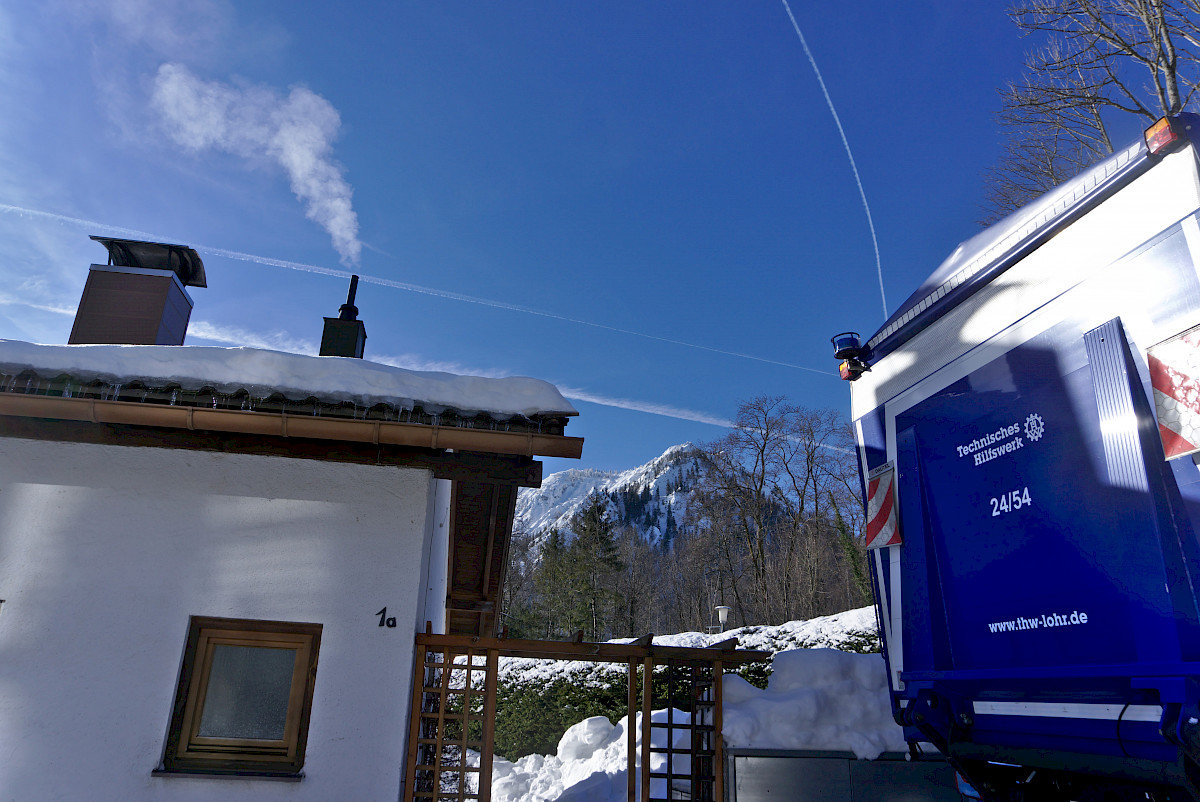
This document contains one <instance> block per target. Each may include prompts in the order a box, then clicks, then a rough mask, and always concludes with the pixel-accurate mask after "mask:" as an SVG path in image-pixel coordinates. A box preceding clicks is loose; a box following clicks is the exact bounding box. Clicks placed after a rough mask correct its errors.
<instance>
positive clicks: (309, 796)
mask: <svg viewBox="0 0 1200 802" xmlns="http://www.w3.org/2000/svg"><path fill="white" fill-rule="evenodd" d="M436 484H437V483H436V482H435V480H433V479H432V478H431V476H430V474H429V473H428V472H426V471H422V470H407V469H397V468H384V467H376V466H362V465H349V464H335V463H325V462H317V461H312V460H299V459H286V458H277V457H256V456H245V455H229V454H214V453H205V452H199V451H180V450H170V449H156V448H124V447H115V446H100V445H84V444H69V443H47V442H34V441H28V440H18V439H12V438H0V599H4V603H3V604H2V605H0V800H21V801H22V802H24V800H39V801H41V802H49V800H71V801H72V802H75V801H76V800H122V802H135V801H136V800H171V801H172V802H174V800H180V801H181V802H186V801H189V800H212V799H222V800H273V799H288V800H334V799H347V800H349V799H353V800H388V802H392V801H393V800H395V799H396V798H397V795H398V793H399V788H400V780H401V776H402V774H403V765H404V757H405V755H404V744H405V740H406V736H407V712H408V705H409V698H410V697H409V689H410V688H411V673H412V653H413V645H412V644H413V637H412V635H413V621H414V620H415V619H416V618H417V617H418V613H419V611H421V614H422V615H424V616H430V615H434V617H435V618H437V617H438V616H437V615H435V614H434V611H431V610H429V609H423V608H425V607H426V604H425V599H424V597H425V596H426V590H427V588H428V582H429V578H430V573H429V567H430V566H429V564H428V560H429V559H430V555H431V543H430V542H429V540H430V538H431V537H432V536H433V534H434V533H435V532H436V533H438V535H439V536H440V537H442V538H443V539H444V537H445V531H446V530H445V526H444V525H443V526H441V527H438V526H437V525H436V524H435V519H436V518H438V517H439V516H438V515H435V514H434V510H433V509H432V508H433V507H434V506H435V505H436V503H438V502H439V501H440V500H441V498H440V497H441V496H444V495H446V494H444V493H443V494H439V493H437V492H436ZM440 518H441V520H442V521H443V522H444V520H445V515H444V513H443V514H441V515H440ZM442 554H443V559H444V550H443V551H442ZM436 570H437V569H436V568H434V572H433V573H434V574H436ZM443 598H444V596H443ZM383 607H387V616H388V617H394V618H395V619H396V621H397V622H398V625H397V626H396V627H395V628H389V627H387V626H384V627H380V626H379V617H378V616H377V615H376V613H377V611H379V610H380V609H381V608H383ZM440 612H441V611H438V613H439V614H440ZM192 615H204V616H223V617H230V618H252V619H267V620H280V621H298V622H315V623H320V624H322V625H323V627H324V629H323V632H322V634H321V646H320V662H319V670H318V673H317V678H316V684H315V695H314V699H313V707H312V719H311V725H310V729H309V736H308V749H307V759H306V761H305V766H304V775H305V776H304V779H303V780H301V781H299V782H281V781H272V780H250V779H237V778H226V777H220V778H186V777H179V776H168V777H163V776H151V771H152V770H153V769H155V768H156V767H157V766H158V765H159V761H160V758H161V756H162V750H163V743H164V740H165V738H166V732H167V725H168V722H169V720H170V716H171V708H172V703H173V700H174V696H175V688H176V681H177V678H178V674H179V667H180V660H181V657H182V653H183V648H184V641H185V638H186V635H187V630H188V619H189V616H192Z"/></svg>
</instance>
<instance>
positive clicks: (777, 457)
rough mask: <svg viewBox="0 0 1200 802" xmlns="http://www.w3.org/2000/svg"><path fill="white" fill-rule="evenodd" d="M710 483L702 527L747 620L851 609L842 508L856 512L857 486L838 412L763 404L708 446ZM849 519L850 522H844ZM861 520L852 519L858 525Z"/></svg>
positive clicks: (701, 507)
mask: <svg viewBox="0 0 1200 802" xmlns="http://www.w3.org/2000/svg"><path fill="white" fill-rule="evenodd" d="M702 453H703V459H704V462H705V463H706V468H707V471H706V473H707V476H708V479H707V483H706V486H705V487H704V488H703V490H702V491H701V492H700V493H699V498H698V501H699V503H698V505H697V506H698V514H699V516H700V520H699V522H698V524H697V528H698V529H699V530H701V531H703V532H705V533H706V535H707V537H706V545H707V547H708V548H709V550H710V554H711V563H710V565H711V566H712V568H713V569H714V570H715V571H716V572H717V575H718V577H719V578H720V580H721V584H720V585H719V592H720V593H721V594H722V595H725V596H727V597H728V602H727V603H730V606H732V607H733V608H734V611H735V618H736V619H738V620H739V621H741V622H742V623H768V622H777V621H785V620H788V619H789V618H796V617H809V616H813V615H820V614H822V613H827V612H836V611H838V610H843V609H846V606H847V605H846V601H847V598H846V596H847V594H846V593H845V591H844V589H845V588H846V587H849V584H848V583H846V582H845V581H843V578H842V577H841V573H842V572H843V571H844V570H848V569H846V568H845V566H843V565H842V557H841V555H842V546H841V543H840V541H839V531H838V528H837V525H836V513H837V508H835V509H828V507H829V506H830V505H829V504H828V503H827V502H828V501H829V500H830V499H835V498H836V499H841V500H843V501H845V502H847V503H845V504H839V505H837V506H838V507H840V508H842V509H853V508H854V507H855V504H856V502H855V501H854V499H855V497H856V496H857V488H858V482H857V478H856V473H855V470H856V469H855V464H854V460H853V451H852V450H851V448H850V437H849V429H848V427H847V426H846V425H845V423H844V422H843V421H842V420H841V418H840V417H839V416H838V415H837V414H836V413H835V412H832V411H830V410H810V409H806V408H804V407H799V406H795V405H792V404H789V403H787V401H786V400H785V399H783V398H778V397H776V398H767V397H760V398H755V399H753V400H751V401H748V402H746V403H744V404H742V406H741V408H740V409H739V410H738V415H737V419H736V425H735V427H734V429H733V431H732V432H731V433H730V434H729V435H727V436H726V437H724V438H722V439H721V440H718V441H716V442H715V443H711V444H709V445H708V446H706V447H705V448H704V449H703V452H702ZM843 523H844V522H843ZM852 524H853V519H852V522H851V525H852Z"/></svg>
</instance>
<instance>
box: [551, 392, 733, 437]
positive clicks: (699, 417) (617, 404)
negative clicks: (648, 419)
mask: <svg viewBox="0 0 1200 802" xmlns="http://www.w3.org/2000/svg"><path fill="white" fill-rule="evenodd" d="M558 389H559V392H561V393H562V394H563V395H565V396H566V397H567V398H569V399H570V400H572V401H584V402H586V403H589V404H599V405H600V406H605V407H614V408H616V409H626V410H629V411H631V412H645V413H647V414H649V415H660V416H662V417H664V418H675V419H677V420H686V421H691V422H692V423H706V424H708V425H709V426H720V427H722V428H725V429H732V428H733V426H734V423H733V421H731V420H729V419H728V418H719V417H717V416H716V415H709V414H708V413H707V412H697V411H696V410H693V409H684V408H682V407H673V406H670V405H668V404H656V403H654V402H652V401H636V400H634V399H631V398H614V397H612V396H606V395H599V394H597V393H592V392H589V391H587V390H580V389H579V388H576V387H563V386H562V385H559V388H558Z"/></svg>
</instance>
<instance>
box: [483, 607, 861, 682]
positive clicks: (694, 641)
mask: <svg viewBox="0 0 1200 802" xmlns="http://www.w3.org/2000/svg"><path fill="white" fill-rule="evenodd" d="M732 637H736V638H737V639H738V648H739V649H762V650H764V651H769V652H781V651H785V650H788V649H817V648H833V649H843V650H852V649H854V648H856V647H861V646H862V645H864V644H865V643H867V642H868V641H872V642H874V643H875V648H878V634H877V631H876V624H875V608H874V607H861V608H859V609H857V610H847V611H846V612H844V613H836V614H834V615H825V616H821V617H820V618H810V619H809V620H807V621H789V622H787V623H786V624H779V625H777V626H747V627H739V628H737V629H729V630H726V631H725V632H721V633H719V634H705V633H702V632H680V633H677V634H675V635H655V636H654V644H655V645H656V646H686V647H689V648H703V647H706V646H710V645H712V644H714V643H718V642H720V641H723V640H727V639H729V638H732ZM631 640H633V639H632V638H615V639H614V640H612V641H609V642H610V643H629V642H630V641H631ZM875 658H876V660H880V658H879V656H878V655H876V656H875ZM881 665H882V662H881ZM880 670H881V671H882V668H881V669H880ZM618 675H619V676H621V677H624V676H625V666H624V665H623V664H620V663H590V662H587V661H584V660H578V661H574V660H560V661H554V660H536V659H533V658H524V657H506V658H503V659H501V660H500V672H499V676H500V681H501V682H513V683H520V684H522V685H526V684H538V685H542V684H546V683H550V682H553V681H555V680H558V679H563V680H569V681H570V682H572V683H574V684H575V685H581V686H585V687H588V686H590V687H596V686H601V685H606V684H608V683H610V682H611V681H612V678H613V677H615V676H618Z"/></svg>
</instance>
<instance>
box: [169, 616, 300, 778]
mask: <svg viewBox="0 0 1200 802" xmlns="http://www.w3.org/2000/svg"><path fill="white" fill-rule="evenodd" d="M320 644H321V625H320V624H296V623H288V622H284V621H247V620H240V619H233V618H201V617H198V616H193V617H192V621H191V626H190V628H189V630H188V639H187V647H186V649H185V651H184V655H183V667H182V668H181V669H180V672H179V687H178V690H177V691H176V694H175V708H174V711H173V712H172V715H171V729H170V730H169V731H168V733H167V747H166V751H165V754H164V755H163V767H164V769H165V770H166V771H168V772H203V773H210V774H243V775H245V774H251V775H275V776H295V775H296V774H298V773H299V771H300V769H301V767H302V766H303V765H304V745H305V741H306V740H307V738H308V718H309V710H310V709H311V707H312V696H313V681H314V679H315V678H316V675H317V649H318V647H319V646H320Z"/></svg>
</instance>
